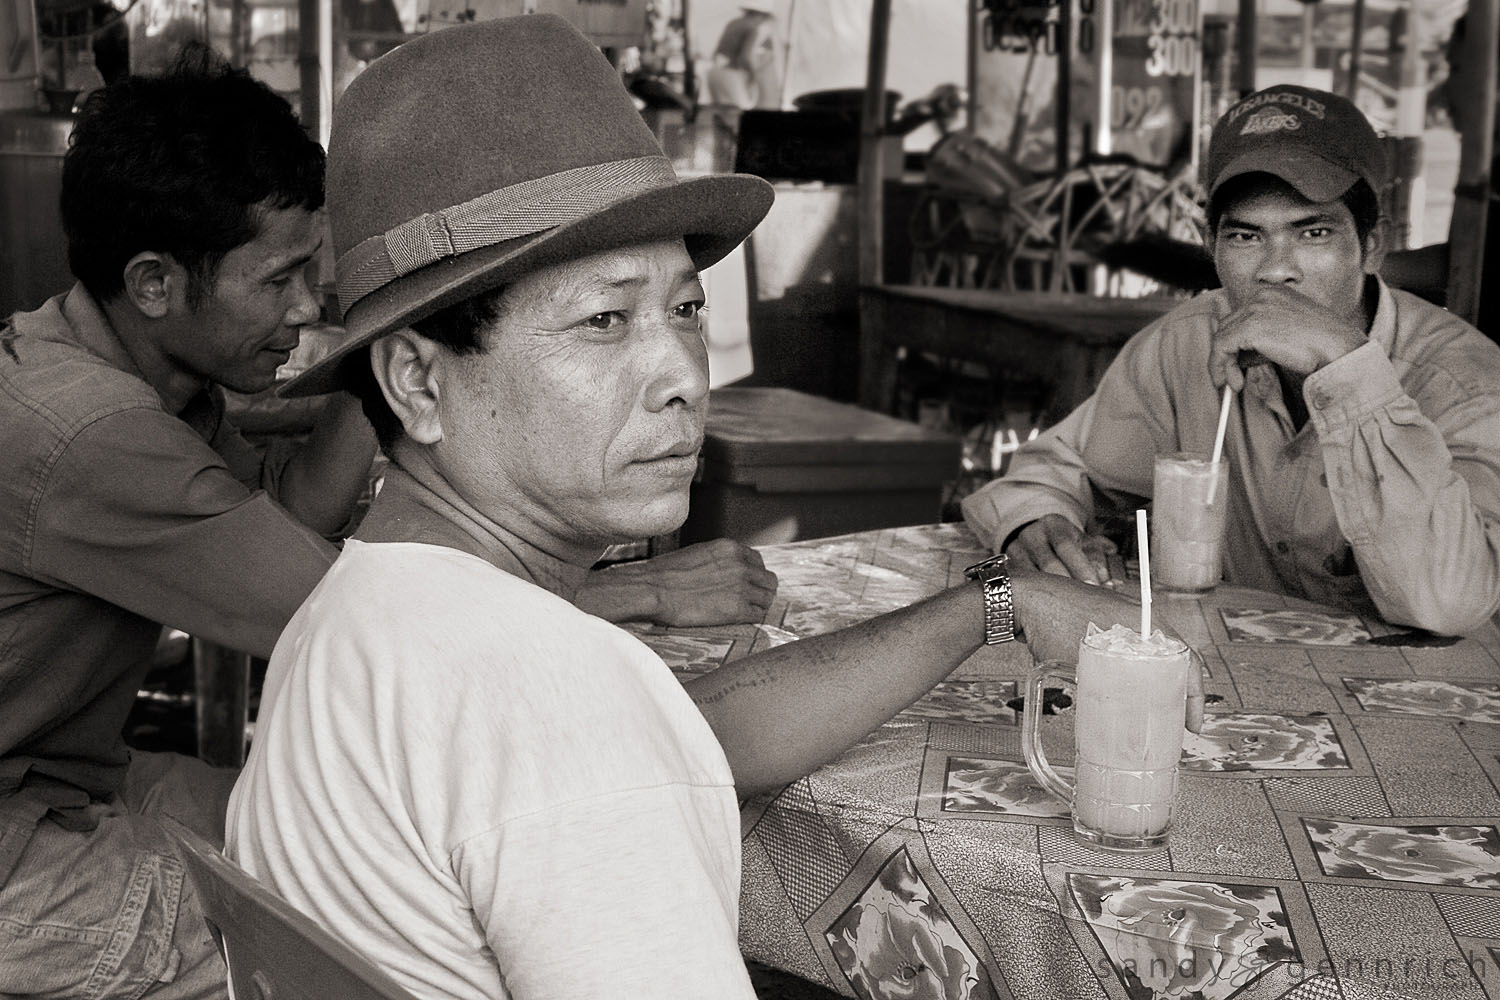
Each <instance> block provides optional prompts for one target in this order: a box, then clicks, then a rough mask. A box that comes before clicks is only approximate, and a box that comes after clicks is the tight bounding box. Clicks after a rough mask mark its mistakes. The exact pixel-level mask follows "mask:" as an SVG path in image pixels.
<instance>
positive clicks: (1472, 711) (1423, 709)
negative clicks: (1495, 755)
mask: <svg viewBox="0 0 1500 1000" xmlns="http://www.w3.org/2000/svg"><path fill="white" fill-rule="evenodd" d="M1344 687H1346V688H1348V689H1349V693H1350V694H1352V695H1354V697H1355V698H1357V699H1358V700H1359V704H1360V707H1361V708H1363V709H1364V710H1365V711H1366V712H1404V713H1406V714H1408V715H1435V716H1441V717H1444V718H1454V719H1464V720H1466V721H1468V722H1496V723H1500V684H1487V683H1482V682H1472V681H1471V682H1467V683H1466V682H1460V681H1440V680H1432V679H1430V678H1425V677H1424V678H1410V679H1403V680H1385V679H1382V678H1378V677H1345V678H1344Z"/></svg>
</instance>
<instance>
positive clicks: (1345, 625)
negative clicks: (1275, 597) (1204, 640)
mask: <svg viewBox="0 0 1500 1000" xmlns="http://www.w3.org/2000/svg"><path fill="white" fill-rule="evenodd" d="M1219 615H1220V617H1222V618H1223V619H1224V630H1225V631H1226V632H1228V633H1229V641H1230V642H1265V643H1273V644H1284V643H1289V644H1295V645H1303V646H1359V645H1363V644H1365V643H1368V642H1369V641H1370V630H1369V629H1368V628H1366V627H1365V623H1364V621H1363V620H1362V619H1361V618H1360V617H1359V615H1351V614H1345V613H1341V612H1329V611H1301V610H1298V609H1295V608H1220V609H1219Z"/></svg>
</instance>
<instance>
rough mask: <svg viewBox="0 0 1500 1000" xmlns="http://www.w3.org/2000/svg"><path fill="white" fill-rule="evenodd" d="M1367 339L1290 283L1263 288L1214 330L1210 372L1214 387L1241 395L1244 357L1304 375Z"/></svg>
mask: <svg viewBox="0 0 1500 1000" xmlns="http://www.w3.org/2000/svg"><path fill="white" fill-rule="evenodd" d="M1365 340H1366V337H1365V331H1364V330H1363V328H1361V327H1360V326H1358V325H1356V324H1355V323H1354V322H1353V321H1352V320H1351V319H1349V318H1347V317H1344V316H1340V315H1338V314H1337V313H1335V312H1334V311H1333V310H1331V309H1329V308H1328V307H1327V306H1325V305H1323V304H1322V303H1320V302H1316V301H1314V300H1313V299H1310V298H1308V297H1307V296H1306V295H1303V294H1302V293H1301V292H1298V291H1295V290H1293V289H1292V288H1290V287H1288V286H1286V285H1269V284H1268V285H1262V286H1261V287H1260V288H1259V289H1258V290H1257V291H1256V292H1255V294H1254V295H1253V296H1251V298H1250V301H1248V302H1246V303H1245V304H1244V305H1242V306H1241V307H1240V308H1239V309H1236V310H1235V311H1234V312H1233V313H1230V315H1229V317H1228V318H1227V319H1225V320H1224V322H1223V323H1221V324H1220V325H1219V328H1218V329H1217V330H1216V331H1214V340H1213V348H1212V351H1211V353H1210V354H1209V359H1208V370H1209V374H1210V375H1211V376H1212V378H1213V381H1214V385H1215V386H1216V387H1219V386H1223V385H1224V384H1225V383H1226V382H1227V383H1229V386H1230V387H1231V388H1232V389H1233V390H1234V391H1235V392H1239V391H1240V390H1241V389H1243V388H1244V387H1245V373H1244V371H1243V368H1242V364H1241V359H1242V356H1249V357H1251V358H1253V359H1254V360H1255V361H1257V362H1259V361H1269V362H1271V363H1272V364H1274V365H1276V366H1278V367H1279V368H1281V370H1282V371H1284V372H1286V373H1287V374H1289V375H1294V376H1302V377H1306V376H1308V375H1311V374H1312V373H1313V372H1315V371H1317V370H1318V369H1319V368H1322V367H1323V366H1324V365H1326V364H1328V363H1329V362H1330V361H1335V360H1337V359H1338V358H1341V357H1343V356H1344V355H1345V354H1348V353H1349V352H1350V351H1352V350H1354V349H1355V348H1356V347H1358V346H1360V345H1361V344H1363V343H1364V342H1365ZM1245 367H1248V365H1246V366H1245Z"/></svg>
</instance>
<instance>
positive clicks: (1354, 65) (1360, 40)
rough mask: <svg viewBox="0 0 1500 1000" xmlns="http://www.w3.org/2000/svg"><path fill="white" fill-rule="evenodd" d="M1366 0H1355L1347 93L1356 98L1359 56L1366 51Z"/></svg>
mask: <svg viewBox="0 0 1500 1000" xmlns="http://www.w3.org/2000/svg"><path fill="white" fill-rule="evenodd" d="M1364 34H1365V0H1354V30H1353V38H1352V39H1351V40H1350V42H1349V89H1348V93H1347V94H1346V95H1345V96H1346V97H1348V98H1349V100H1351V101H1352V100H1354V99H1355V97H1356V96H1357V95H1358V94H1359V57H1360V55H1361V54H1362V53H1363V51H1364Z"/></svg>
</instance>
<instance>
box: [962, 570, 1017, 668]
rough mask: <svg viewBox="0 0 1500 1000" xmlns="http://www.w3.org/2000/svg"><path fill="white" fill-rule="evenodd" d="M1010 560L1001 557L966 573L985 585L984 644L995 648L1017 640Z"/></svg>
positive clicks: (970, 577) (967, 576)
mask: <svg viewBox="0 0 1500 1000" xmlns="http://www.w3.org/2000/svg"><path fill="white" fill-rule="evenodd" d="M1009 563H1010V557H1009V556H1007V555H1005V554H1004V553H1001V554H1000V555H998V556H991V557H990V558H988V559H986V560H984V561H983V562H977V563H975V564H974V565H972V566H970V567H969V568H968V569H966V570H964V576H965V577H966V578H967V579H970V580H979V581H980V582H981V583H983V584H984V644H985V645H986V646H994V645H996V644H998V643H1002V642H1010V641H1011V640H1012V639H1014V638H1015V637H1016V609H1015V607H1014V606H1013V605H1012V604H1011V596H1010V568H1009Z"/></svg>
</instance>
